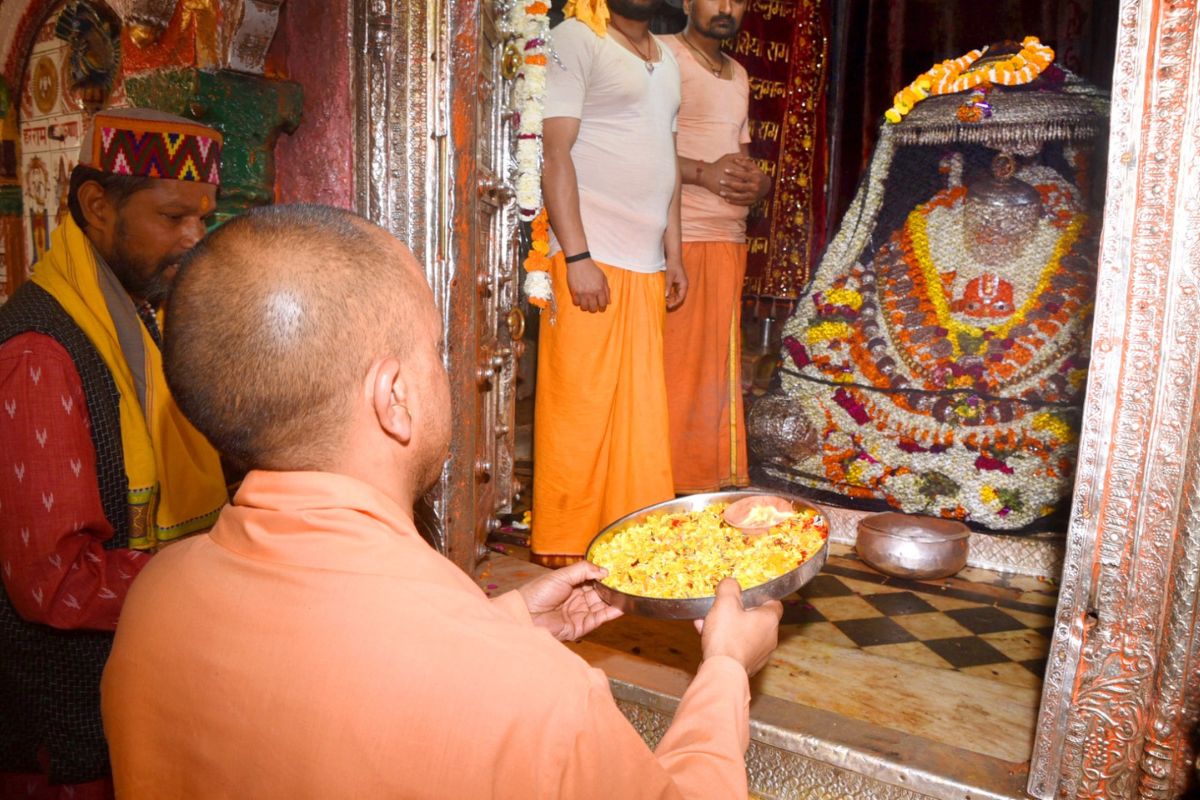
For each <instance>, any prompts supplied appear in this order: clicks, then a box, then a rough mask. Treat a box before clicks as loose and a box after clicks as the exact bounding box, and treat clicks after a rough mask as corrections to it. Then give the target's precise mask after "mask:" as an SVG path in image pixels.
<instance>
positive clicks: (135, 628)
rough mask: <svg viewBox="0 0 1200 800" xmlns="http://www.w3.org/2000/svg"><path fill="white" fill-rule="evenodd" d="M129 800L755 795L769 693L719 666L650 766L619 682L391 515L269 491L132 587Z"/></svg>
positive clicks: (378, 508) (315, 489) (375, 501)
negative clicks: (760, 710)
mask: <svg viewBox="0 0 1200 800" xmlns="http://www.w3.org/2000/svg"><path fill="white" fill-rule="evenodd" d="M102 703H103V711H104V722H105V732H106V734H107V736H108V739H109V744H110V748H111V752H112V761H113V772H114V779H115V782H116V787H117V792H118V795H119V796H122V797H126V798H143V797H144V798H160V797H206V798H225V797H228V798H241V797H287V798H322V799H323V800H324V799H325V798H360V797H404V798H437V800H444V799H445V798H490V797H497V798H522V800H524V798H540V797H544V798H564V797H569V798H592V797H594V798H610V797H620V798H647V797H655V798H657V797H670V798H678V797H712V798H730V797H745V796H746V778H745V764H744V761H743V754H744V752H745V748H746V746H747V744H748V741H749V717H748V714H749V685H748V682H747V680H746V674H745V671H744V670H743V669H742V668H741V666H740V665H738V664H737V662H735V661H733V660H732V659H729V658H726V657H720V658H715V659H711V660H709V661H707V662H705V663H704V665H703V666H702V667H701V669H700V671H699V673H698V675H697V676H696V678H695V680H694V681H693V682H692V685H691V687H690V688H689V689H688V692H687V694H686V695H685V696H684V699H683V701H682V703H681V704H680V706H679V710H678V712H677V713H676V716H675V721H674V723H673V724H672V726H671V729H670V731H668V733H667V734H666V736H665V737H664V738H663V740H662V742H661V744H660V745H659V747H658V749H657V751H656V752H654V753H651V752H650V750H648V749H647V748H646V746H645V744H644V743H643V742H642V740H641V738H640V737H639V736H638V734H637V732H636V731H635V730H634V729H633V727H632V726H631V725H630V724H629V723H628V722H627V721H626V720H625V718H624V717H623V716H622V715H621V713H620V711H619V710H618V709H617V707H616V704H615V703H614V702H613V698H612V695H611V693H610V691H609V688H608V682H607V680H606V679H605V677H604V674H603V673H602V672H600V671H599V670H596V669H592V668H591V667H589V666H588V665H587V664H586V663H585V662H584V661H583V660H582V659H580V658H579V657H577V656H576V655H574V654H573V653H571V652H570V651H569V650H567V649H566V648H565V647H563V646H562V645H561V644H559V643H558V642H556V641H555V640H554V639H553V638H552V637H551V636H550V635H549V634H548V633H546V632H545V631H543V630H541V629H539V628H536V627H534V626H533V625H532V624H531V622H530V619H529V613H528V611H527V610H526V608H525V605H524V601H523V600H522V599H521V596H520V595H519V594H518V593H517V592H510V593H508V594H506V595H504V596H502V597H500V598H497V599H496V600H494V601H491V600H488V599H487V597H486V596H485V595H484V594H483V592H481V591H480V589H479V588H478V587H477V586H476V585H475V584H474V583H473V582H472V581H471V580H470V579H469V578H468V577H467V576H466V575H465V574H463V573H462V572H461V571H459V570H458V569H457V568H456V567H454V566H453V565H452V564H451V563H450V562H448V561H447V560H446V559H444V558H443V557H441V556H440V555H438V554H437V553H436V552H435V551H433V550H432V549H431V548H430V547H429V546H428V545H427V544H426V543H425V542H424V540H422V539H421V537H420V536H419V535H418V534H417V532H416V530H415V528H414V527H413V524H412V521H411V520H410V518H409V517H408V516H407V515H406V514H405V513H404V512H403V511H402V510H401V509H400V508H399V507H398V506H396V505H395V504H394V503H392V502H391V501H390V500H389V499H388V498H386V497H384V496H383V495H382V494H380V493H378V492H376V491H375V490H374V489H372V488H371V487H369V486H367V485H365V484H363V483H361V482H358V481H356V480H353V479H351V478H348V477H345V476H340V475H332V474H326V473H267V472H252V473H251V474H250V475H248V476H247V478H246V480H245V482H244V483H243V484H242V487H241V489H240V491H239V492H238V495H237V497H236V498H235V500H234V503H233V505H231V506H229V507H227V508H226V509H225V510H224V511H222V513H221V516H220V519H219V520H218V522H217V524H216V526H215V527H214V528H213V530H212V532H211V533H209V534H205V535H202V536H199V537H195V538H193V539H190V540H187V541H184V542H182V543H180V544H176V545H172V546H171V547H169V548H167V549H166V550H165V551H164V552H162V553H161V554H159V555H158V556H156V557H155V558H154V559H153V561H152V562H151V564H150V566H149V567H148V568H146V569H145V570H144V571H143V572H142V574H141V575H139V576H138V578H137V580H136V581H135V582H134V585H133V588H132V590H131V592H130V595H129V599H128V600H127V601H126V603H125V609H124V611H123V613H122V617H121V621H120V624H119V626H118V628H117V637H116V643H115V645H114V647H113V651H112V657H111V658H110V660H109V663H108V667H107V668H106V670H105V674H104V680H103V685H102Z"/></svg>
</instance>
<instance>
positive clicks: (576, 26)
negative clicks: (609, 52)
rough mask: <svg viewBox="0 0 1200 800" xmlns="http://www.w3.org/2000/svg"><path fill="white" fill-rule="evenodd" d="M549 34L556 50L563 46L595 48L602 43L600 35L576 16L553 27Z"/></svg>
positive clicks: (552, 45) (551, 43)
mask: <svg viewBox="0 0 1200 800" xmlns="http://www.w3.org/2000/svg"><path fill="white" fill-rule="evenodd" d="M549 36H550V45H551V47H552V48H554V49H555V50H556V51H557V50H559V49H561V48H571V49H576V48H579V49H595V48H597V47H599V46H600V44H601V39H600V37H599V36H597V35H596V34H595V32H594V31H593V30H592V29H591V28H589V27H588V26H587V25H584V24H583V23H582V22H580V21H579V20H577V19H575V18H574V17H571V18H570V19H565V20H563V21H562V22H560V23H559V24H557V25H555V26H554V27H553V28H551V29H550V34H549Z"/></svg>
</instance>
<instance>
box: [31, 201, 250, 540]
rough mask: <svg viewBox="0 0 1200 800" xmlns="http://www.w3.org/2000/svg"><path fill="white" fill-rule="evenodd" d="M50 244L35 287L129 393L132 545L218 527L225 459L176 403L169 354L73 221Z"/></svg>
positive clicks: (124, 443)
mask: <svg viewBox="0 0 1200 800" xmlns="http://www.w3.org/2000/svg"><path fill="white" fill-rule="evenodd" d="M50 242H51V245H50V250H49V251H47V253H46V254H45V255H44V256H43V257H42V259H41V260H40V261H39V262H38V263H37V264H36V265H35V266H34V268H33V282H34V283H36V284H37V285H38V286H40V287H42V288H43V289H45V290H46V291H47V292H49V293H50V294H51V295H53V296H54V299H55V300H57V301H58V303H59V304H60V305H61V306H62V307H63V309H64V310H65V311H66V312H67V313H68V314H69V315H70V316H71V319H73V320H74V321H75V324H76V325H78V326H79V328H80V329H81V330H82V331H83V332H84V334H85V335H86V336H87V337H88V339H89V340H90V341H91V343H92V345H93V346H94V347H95V348H96V350H97V352H99V354H100V357H101V358H102V359H103V360H104V363H105V364H106V365H107V366H108V369H109V371H110V372H111V373H112V377H113V381H114V382H115V383H116V386H117V390H118V391H119V392H120V394H121V400H120V417H121V447H122V450H123V451H124V454H125V475H126V477H127V478H128V481H129V546H130V547H132V548H135V549H138V550H153V549H154V548H155V547H157V546H158V545H159V544H161V543H164V542H169V541H171V540H173V539H178V538H179V537H181V536H186V535H188V534H189V533H195V532H196V531H201V530H204V529H206V528H209V527H212V524H213V522H214V521H216V518H217V512H218V511H219V510H220V508H221V506H222V505H224V504H225V502H226V501H227V500H228V494H227V492H226V490H225V481H224V478H223V477H222V474H221V462H220V459H219V458H218V456H217V451H216V450H214V449H213V447H212V445H210V444H209V443H208V440H207V439H205V438H204V436H203V435H201V434H200V432H199V431H197V430H196V429H195V428H193V427H192V424H191V423H190V422H188V420H187V419H186V418H185V417H184V416H183V413H182V412H181V411H180V410H179V406H177V405H176V404H175V401H174V399H173V398H172V397H171V393H170V391H169V390H168V388H167V381H166V377H165V376H164V375H163V366H162V354H161V353H160V352H159V350H158V346H157V345H155V344H154V340H153V339H151V338H150V333H149V332H148V331H147V330H146V327H145V325H143V324H142V323H141V321H140V320H139V319H138V316H137V309H136V308H135V306H134V304H133V300H132V299H131V298H130V297H129V295H128V294H127V293H126V292H125V291H124V290H122V289H120V284H119V283H118V282H117V280H116V277H115V276H114V275H113V274H112V272H111V271H110V270H109V269H108V268H107V267H106V266H102V265H101V264H100V263H98V262H97V259H96V254H95V252H94V251H93V249H92V245H91V242H89V241H88V239H87V237H86V236H85V235H84V233H83V231H82V230H80V228H79V226H78V225H76V224H75V222H74V220H72V219H71V218H70V217H68V218H66V219H64V220H63V222H62V224H61V225H59V226H58V227H57V228H56V229H55V230H54V234H53V235H52V236H51V240H50ZM106 288H107V291H106ZM114 320H120V323H119V324H118V322H116V321H114ZM143 376H144V377H143Z"/></svg>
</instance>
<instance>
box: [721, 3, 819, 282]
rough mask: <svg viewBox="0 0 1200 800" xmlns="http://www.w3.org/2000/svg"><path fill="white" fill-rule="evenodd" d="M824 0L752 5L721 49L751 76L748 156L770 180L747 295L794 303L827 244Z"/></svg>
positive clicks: (757, 211)
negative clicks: (771, 185)
mask: <svg viewBox="0 0 1200 800" xmlns="http://www.w3.org/2000/svg"><path fill="white" fill-rule="evenodd" d="M827 33H828V22H827V18H826V3H825V2H824V0H750V3H749V5H748V6H747V8H746V13H745V16H744V17H743V18H742V30H741V32H740V33H739V34H738V37H737V38H736V39H734V40H732V41H731V42H730V43H729V44H728V45H726V48H727V50H728V51H729V52H730V54H731V55H733V57H734V58H736V59H737V60H738V61H739V62H740V63H741V64H742V66H744V67H745V68H746V71H747V72H748V73H750V133H751V136H752V137H753V140H754V141H753V143H752V144H751V145H750V152H751V154H752V155H754V156H755V158H757V159H758V160H759V163H760V164H761V165H762V167H763V169H765V170H766V171H767V174H769V175H770V176H771V177H772V179H773V180H774V182H775V190H774V191H773V192H772V193H771V194H770V195H769V196H768V197H767V198H766V200H764V201H763V202H762V203H760V204H759V205H758V206H756V207H755V208H754V209H752V211H751V214H750V221H749V223H748V227H747V231H746V233H747V238H748V240H749V243H750V259H749V264H748V266H747V269H746V287H745V291H746V294H749V295H756V296H759V297H780V298H794V297H796V295H797V293H798V292H799V291H801V290H803V289H804V287H805V286H806V284H807V283H808V278H809V276H810V275H811V274H812V270H813V267H814V266H815V264H816V259H817V258H818V257H819V256H820V253H821V249H822V247H823V246H824V242H825V222H826V221H825V175H826V169H827V161H828V142H827V137H826V135H825V112H826V107H825V105H826V104H825V84H826V81H827V79H828V72H829V69H828V59H829V48H828V45H827V39H828V37H827Z"/></svg>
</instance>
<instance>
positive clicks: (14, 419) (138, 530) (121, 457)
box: [0, 109, 227, 800]
mask: <svg viewBox="0 0 1200 800" xmlns="http://www.w3.org/2000/svg"><path fill="white" fill-rule="evenodd" d="M221 145H222V137H221V134H220V133H218V132H217V131H215V130H213V129H211V128H208V127H206V126H203V125H199V124H197V123H195V122H193V121H191V120H187V119H183V118H182V117H176V116H173V115H168V114H163V113H160V112H155V111H150V110H145V109H120V110H109V111H102V112H100V113H99V114H97V115H96V117H95V119H94V120H93V123H92V129H91V131H90V132H89V134H88V136H87V137H86V138H85V140H84V143H83V148H82V150H81V152H80V158H79V165H78V166H76V167H75V169H74V171H73V172H72V173H71V184H70V190H69V194H68V203H69V207H70V212H71V213H70V217H69V218H67V219H64V220H63V223H62V224H61V225H60V226H59V227H58V228H57V229H56V230H55V231H54V233H53V235H52V237H51V240H50V249H49V251H48V252H47V253H46V254H45V256H43V258H42V259H41V260H40V261H38V263H37V264H36V265H34V268H33V277H32V279H31V280H30V281H29V282H27V283H26V284H25V285H23V286H22V287H21V289H20V290H18V291H17V293H16V294H15V295H13V297H12V299H11V300H9V302H8V303H7V304H5V305H4V306H3V307H0V408H2V410H0V454H2V455H0V579H2V584H3V591H0V652H2V653H4V656H3V658H0V797H10V796H16V797H64V796H71V797H74V798H77V800H78V799H79V798H85V800H86V798H91V797H108V796H111V794H112V783H111V779H110V778H109V774H110V769H109V763H108V751H107V747H106V745H105V742H104V736H103V729H102V725H101V720H100V696H99V685H100V675H101V671H102V670H103V667H104V662H105V660H106V658H107V656H108V652H109V649H110V647H111V643H112V633H113V630H114V629H115V628H116V625H117V618H118V616H119V614H120V612H121V606H122V604H123V602H124V599H125V595H126V592H127V590H128V588H129V584H130V582H131V581H132V580H133V578H134V576H135V575H137V574H138V572H139V571H140V570H141V568H142V567H143V566H144V565H145V564H146V562H147V560H148V556H149V555H150V554H151V553H153V552H154V551H155V550H156V549H157V548H158V547H160V546H161V545H163V544H165V543H167V542H170V541H172V540H175V539H178V538H180V537H183V536H186V535H188V534H191V533H195V532H197V531H200V530H204V529H207V528H208V527H210V526H211V525H212V523H213V521H214V520H215V519H216V517H217V512H218V510H219V509H220V508H221V506H222V505H224V504H225V502H226V500H227V492H226V488H225V482H224V479H223V477H222V472H221V466H220V461H219V458H218V456H217V453H216V451H215V450H213V448H212V447H211V445H209V443H208V441H207V440H206V439H205V438H204V437H203V436H202V435H200V434H199V433H198V432H197V431H196V430H195V428H193V427H192V425H191V423H189V422H188V421H187V420H186V419H185V418H184V416H183V415H182V414H181V413H180V411H179V409H178V407H177V406H176V404H175V402H174V400H173V399H172V397H171V393H170V391H169V390H168V388H167V384H166V380H165V378H164V377H163V370H162V356H161V353H160V346H161V336H160V333H159V331H160V327H159V322H160V321H159V318H158V316H157V314H158V309H159V306H160V305H161V304H162V302H163V301H164V300H165V298H166V294H167V291H168V289H169V287H170V285H171V281H172V279H173V278H174V275H175V272H176V269H177V264H178V263H179V259H180V258H181V257H182V256H183V254H184V253H185V252H187V251H188V250H189V249H191V247H192V246H193V245H195V244H196V242H198V241H199V240H200V238H201V237H202V236H203V235H204V233H205V226H206V222H207V221H208V219H209V217H210V216H211V215H212V213H213V211H214V210H215V207H216V194H217V186H218V185H219V183H220V172H219V164H220V160H221ZM152 679H153V676H147V680H152Z"/></svg>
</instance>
